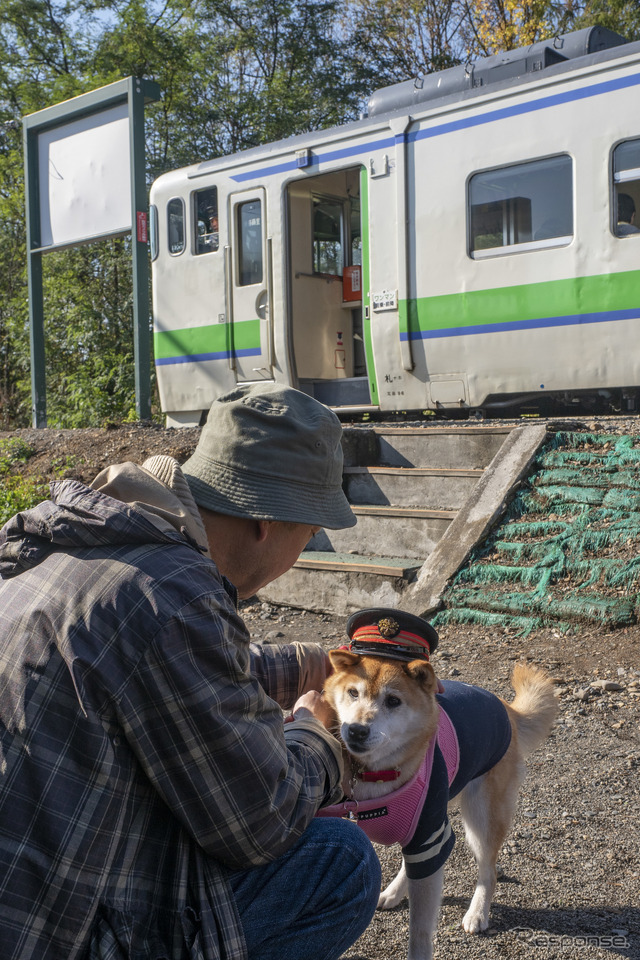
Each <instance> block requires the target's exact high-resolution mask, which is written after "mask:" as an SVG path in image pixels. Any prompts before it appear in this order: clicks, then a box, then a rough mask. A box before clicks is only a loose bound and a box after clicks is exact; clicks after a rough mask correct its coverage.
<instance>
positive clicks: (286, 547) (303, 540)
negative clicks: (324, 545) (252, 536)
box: [262, 520, 322, 587]
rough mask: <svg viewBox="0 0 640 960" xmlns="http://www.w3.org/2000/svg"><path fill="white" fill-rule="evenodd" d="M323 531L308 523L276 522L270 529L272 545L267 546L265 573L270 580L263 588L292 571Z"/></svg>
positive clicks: (265, 582)
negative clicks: (312, 539) (303, 553)
mask: <svg viewBox="0 0 640 960" xmlns="http://www.w3.org/2000/svg"><path fill="white" fill-rule="evenodd" d="M321 529H322V528H321V527H314V526H311V525H310V524H307V523H281V522H278V521H275V520H274V521H273V522H272V523H271V524H270V527H269V538H270V541H271V543H270V544H269V543H267V544H265V546H266V560H267V563H266V568H265V573H266V574H268V580H265V581H264V583H263V584H262V586H263V587H264V586H265V584H267V583H271V581H272V580H275V579H277V577H280V576H282V574H283V573H286V572H287V570H290V569H291V567H292V566H293V565H294V563H295V562H296V560H297V559H298V557H299V556H300V554H301V553H302V551H303V550H304V548H305V547H306V545H307V544H308V543H309V540H311V538H312V537H314V536H315V535H316V533H318V531H319V530H321Z"/></svg>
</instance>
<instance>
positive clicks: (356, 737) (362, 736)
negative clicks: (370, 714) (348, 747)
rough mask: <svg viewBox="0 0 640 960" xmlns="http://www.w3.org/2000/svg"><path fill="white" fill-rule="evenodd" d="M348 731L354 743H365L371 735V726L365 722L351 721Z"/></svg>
mask: <svg viewBox="0 0 640 960" xmlns="http://www.w3.org/2000/svg"><path fill="white" fill-rule="evenodd" d="M348 733H349V740H351V742H352V743H364V742H365V740H367V739H368V737H369V727H366V726H365V725H364V724H363V723H350V724H349V729H348Z"/></svg>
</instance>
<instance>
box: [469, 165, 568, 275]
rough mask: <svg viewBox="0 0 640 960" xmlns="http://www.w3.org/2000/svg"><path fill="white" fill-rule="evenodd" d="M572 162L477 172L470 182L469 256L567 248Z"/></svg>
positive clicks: (478, 256) (475, 257) (514, 166)
mask: <svg viewBox="0 0 640 960" xmlns="http://www.w3.org/2000/svg"><path fill="white" fill-rule="evenodd" d="M572 181H573V165H572V161H571V157H567V156H560V157H549V158H547V159H544V160H532V161H529V162H527V163H519V164H514V165H513V166H509V167H501V168H500V169H498V170H487V171H484V172H482V173H476V174H475V175H474V176H472V177H471V179H470V180H469V253H470V255H471V256H472V257H473V258H474V259H480V258H482V257H487V256H496V255H499V254H503V253H514V252H515V250H514V249H513V248H514V247H517V250H518V251H525V250H536V249H539V248H541V247H549V246H558V245H559V244H562V243H569V242H570V241H571V238H572V236H573V186H572Z"/></svg>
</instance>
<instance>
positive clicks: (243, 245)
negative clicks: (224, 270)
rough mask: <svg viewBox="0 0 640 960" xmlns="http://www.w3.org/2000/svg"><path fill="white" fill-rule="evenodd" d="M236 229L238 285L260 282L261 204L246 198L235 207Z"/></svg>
mask: <svg viewBox="0 0 640 960" xmlns="http://www.w3.org/2000/svg"><path fill="white" fill-rule="evenodd" d="M236 211H237V213H236V216H237V230H238V286H239V287H247V286H250V284H252V283H262V204H261V202H260V200H247V201H246V203H239V204H238V206H237V208H236Z"/></svg>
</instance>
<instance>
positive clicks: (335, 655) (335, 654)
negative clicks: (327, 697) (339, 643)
mask: <svg viewBox="0 0 640 960" xmlns="http://www.w3.org/2000/svg"><path fill="white" fill-rule="evenodd" d="M359 659H360V657H359V656H358V654H357V653H351V652H350V651H349V650H329V660H330V661H331V666H332V667H333V669H334V670H335V671H336V673H337V672H338V671H340V670H348V669H349V668H350V667H353V666H355V664H356V663H357V662H358V660H359Z"/></svg>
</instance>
